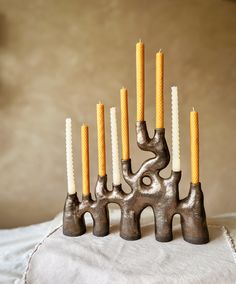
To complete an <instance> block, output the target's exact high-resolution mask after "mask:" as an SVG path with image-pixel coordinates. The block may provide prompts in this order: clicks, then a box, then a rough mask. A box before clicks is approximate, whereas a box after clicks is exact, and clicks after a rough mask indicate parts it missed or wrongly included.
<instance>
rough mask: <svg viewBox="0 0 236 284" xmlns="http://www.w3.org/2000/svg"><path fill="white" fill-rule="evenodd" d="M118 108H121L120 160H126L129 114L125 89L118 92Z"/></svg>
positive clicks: (127, 156)
mask: <svg viewBox="0 0 236 284" xmlns="http://www.w3.org/2000/svg"><path fill="white" fill-rule="evenodd" d="M120 108H121V141H122V159H123V160H128V159H129V158H130V156H129V114H128V93H127V89H125V88H122V89H121V90H120Z"/></svg>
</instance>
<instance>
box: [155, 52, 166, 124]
mask: <svg viewBox="0 0 236 284" xmlns="http://www.w3.org/2000/svg"><path fill="white" fill-rule="evenodd" d="M163 73H164V54H163V53H162V52H161V51H159V52H157V54H156V128H164V97H163V85H164V84H163Z"/></svg>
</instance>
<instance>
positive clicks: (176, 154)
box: [171, 87, 180, 172]
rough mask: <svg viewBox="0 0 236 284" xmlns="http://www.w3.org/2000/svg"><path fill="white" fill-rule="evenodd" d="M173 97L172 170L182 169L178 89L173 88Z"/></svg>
mask: <svg viewBox="0 0 236 284" xmlns="http://www.w3.org/2000/svg"><path fill="white" fill-rule="evenodd" d="M171 94H172V96H171V98H172V170H173V171H174V172H179V171H180V144H179V106H178V89H177V87H172V88H171Z"/></svg>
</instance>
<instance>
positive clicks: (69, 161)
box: [66, 118, 76, 194]
mask: <svg viewBox="0 0 236 284" xmlns="http://www.w3.org/2000/svg"><path fill="white" fill-rule="evenodd" d="M66 168H67V184H68V194H75V193H76V190H75V178H74V167H73V151H72V127H71V119H70V118H67V119H66Z"/></svg>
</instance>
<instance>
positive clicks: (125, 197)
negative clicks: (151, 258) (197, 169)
mask: <svg viewBox="0 0 236 284" xmlns="http://www.w3.org/2000/svg"><path fill="white" fill-rule="evenodd" d="M136 132H137V143H138V146H139V148H140V149H141V150H143V151H149V152H152V153H153V154H154V155H155V156H154V157H153V158H150V159H148V160H147V161H145V162H144V163H143V164H142V165H141V167H140V169H139V170H138V171H137V172H136V173H133V172H132V168H131V160H130V159H129V160H122V171H123V177H124V180H125V181H126V183H127V184H128V185H129V186H130V188H131V192H130V193H125V192H124V191H123V190H122V187H121V185H120V186H113V189H112V190H111V191H110V190H108V189H107V177H106V176H104V177H100V176H98V180H97V183H96V188H95V196H96V200H92V198H91V196H87V197H83V198H82V201H81V202H80V201H79V200H78V197H77V195H76V194H72V195H67V198H66V201H65V207H64V216H63V233H64V234H65V235H67V236H79V235H82V234H84V233H85V232H86V225H85V221H84V214H85V213H86V212H89V213H91V215H92V218H93V222H94V224H93V225H94V226H93V234H94V235H95V236H106V235H107V234H109V212H108V207H107V205H108V204H109V203H116V204H118V205H119V206H120V209H121V221H120V236H121V237H122V238H124V239H126V240H137V239H139V238H140V237H141V230H140V215H141V213H142V211H143V210H144V209H145V208H146V207H147V206H150V207H151V208H152V209H153V213H154V217H155V235H156V239H157V241H160V242H168V241H171V240H172V238H173V235H172V219H173V216H174V215H175V214H179V215H180V217H181V227H182V234H183V238H184V240H185V241H187V242H189V243H193V244H204V243H207V242H208V241H209V235H208V229H207V224H206V215H205V210H204V204H203V193H202V190H201V184H200V183H198V184H191V185H190V191H189V194H188V196H187V197H186V198H184V199H182V200H180V199H179V189H178V184H179V182H180V179H181V172H174V171H172V173H171V175H170V177H169V178H166V179H164V178H162V177H161V176H160V175H159V173H160V171H161V170H162V169H164V168H165V167H166V166H167V165H168V163H169V161H170V154H169V150H168V146H167V143H166V140H165V129H164V128H160V129H156V130H155V132H154V136H153V138H149V135H148V131H147V127H146V122H145V121H142V122H137V123H136ZM145 179H148V180H149V181H150V182H149V183H147V182H145Z"/></svg>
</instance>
